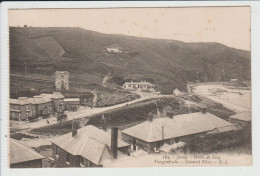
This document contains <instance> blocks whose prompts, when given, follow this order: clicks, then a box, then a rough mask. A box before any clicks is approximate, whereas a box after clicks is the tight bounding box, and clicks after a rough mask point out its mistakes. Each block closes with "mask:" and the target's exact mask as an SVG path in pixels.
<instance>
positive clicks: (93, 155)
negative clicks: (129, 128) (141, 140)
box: [52, 125, 130, 167]
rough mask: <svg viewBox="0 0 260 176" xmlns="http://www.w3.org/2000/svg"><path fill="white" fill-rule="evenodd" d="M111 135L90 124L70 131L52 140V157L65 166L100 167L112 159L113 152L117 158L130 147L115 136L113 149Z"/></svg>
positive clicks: (126, 152)
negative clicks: (114, 147)
mask: <svg viewBox="0 0 260 176" xmlns="http://www.w3.org/2000/svg"><path fill="white" fill-rule="evenodd" d="M112 131H113V130H112ZM111 135H112V136H113V133H112V134H111ZM111 135H109V134H108V133H107V132H105V131H103V130H101V129H98V128H96V127H94V126H92V125H88V126H86V127H83V128H80V129H78V130H77V131H76V132H73V131H72V133H68V134H65V135H63V136H60V137H58V138H57V139H55V140H53V141H52V149H53V158H54V159H55V160H56V161H58V162H59V163H60V164H61V165H63V166H65V167H102V165H103V162H109V161H110V160H113V159H114V157H113V152H116V157H115V158H117V157H121V156H125V155H126V154H128V150H129V148H130V144H127V143H125V142H124V141H122V140H120V139H118V138H117V137H116V138H114V140H116V143H117V145H116V151H113V138H112V136H111ZM123 153H124V154H123Z"/></svg>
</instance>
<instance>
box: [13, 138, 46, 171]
mask: <svg viewBox="0 0 260 176" xmlns="http://www.w3.org/2000/svg"><path fill="white" fill-rule="evenodd" d="M43 159H44V157H43V156H42V155H40V154H39V153H37V152H36V151H34V150H33V149H32V148H30V147H29V146H26V145H25V144H21V143H20V142H19V141H17V140H14V139H10V167H11V168H40V167H42V160H43Z"/></svg>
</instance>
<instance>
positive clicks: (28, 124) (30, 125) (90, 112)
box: [11, 92, 172, 131]
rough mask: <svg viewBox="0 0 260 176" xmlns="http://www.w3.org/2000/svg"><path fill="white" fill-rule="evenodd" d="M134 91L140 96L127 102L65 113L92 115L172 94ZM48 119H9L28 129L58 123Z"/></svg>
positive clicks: (74, 115)
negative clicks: (35, 120)
mask: <svg viewBox="0 0 260 176" xmlns="http://www.w3.org/2000/svg"><path fill="white" fill-rule="evenodd" d="M135 93H137V94H138V95H140V98H138V99H136V100H132V101H129V102H125V103H121V104H117V105H113V106H108V107H100V108H99V107H94V108H92V109H91V108H90V107H86V108H85V107H83V106H82V107H80V109H79V110H78V111H76V112H66V114H67V115H68V120H72V119H78V118H83V117H87V116H92V115H95V114H98V113H102V112H105V111H108V110H112V109H116V108H120V107H123V106H126V105H127V104H128V105H130V104H133V103H137V102H140V101H143V100H146V99H151V98H159V97H166V96H168V97H169V96H172V95H158V94H152V93H142V92H135ZM48 121H49V124H47V119H40V120H38V121H37V122H27V121H20V122H19V121H11V128H15V129H18V130H26V131H28V130H30V129H35V128H39V127H43V126H48V125H53V124H57V123H58V122H57V118H56V117H50V118H48Z"/></svg>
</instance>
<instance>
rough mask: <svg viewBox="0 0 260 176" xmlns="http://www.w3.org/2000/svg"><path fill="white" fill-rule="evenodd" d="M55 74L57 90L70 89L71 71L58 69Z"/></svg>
mask: <svg viewBox="0 0 260 176" xmlns="http://www.w3.org/2000/svg"><path fill="white" fill-rule="evenodd" d="M54 75H55V87H56V91H60V92H64V91H68V90H69V76H70V73H69V72H68V71H56V72H55V74H54Z"/></svg>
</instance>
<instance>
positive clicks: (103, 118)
mask: <svg viewBox="0 0 260 176" xmlns="http://www.w3.org/2000/svg"><path fill="white" fill-rule="evenodd" d="M101 121H102V129H103V130H104V131H106V130H107V126H106V118H105V116H104V114H102V118H101Z"/></svg>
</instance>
